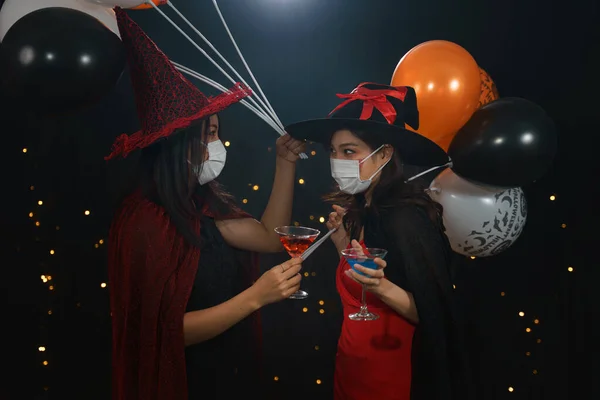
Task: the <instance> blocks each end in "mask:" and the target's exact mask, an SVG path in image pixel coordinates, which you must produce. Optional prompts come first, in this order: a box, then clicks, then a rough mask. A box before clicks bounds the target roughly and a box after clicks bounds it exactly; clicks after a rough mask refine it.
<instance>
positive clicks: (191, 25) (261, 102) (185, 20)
mask: <svg viewBox="0 0 600 400" xmlns="http://www.w3.org/2000/svg"><path fill="white" fill-rule="evenodd" d="M167 4H168V5H169V7H171V8H172V9H173V11H175V13H176V14H177V15H179V17H180V18H181V19H182V20H183V21H184V22H185V23H186V24H188V26H189V27H190V28H191V29H192V30H193V31H194V32H195V33H196V34H197V35H198V36H200V39H202V40H203V41H204V43H206V45H207V46H208V47H210V48H211V50H212V51H214V52H215V53H216V54H217V55H218V56H219V58H220V59H221V61H223V62H224V63H225V65H227V66H228V67H229V68H230V69H231V71H232V72H233V73H234V74H235V76H237V78H238V79H239V80H240V81H241V82H242V83H243V84H244V85H246V86H248V87H249V88H251V86H250V85H249V84H248V82H246V80H244V78H243V77H242V76H241V75H240V74H239V73H238V72H237V71H236V69H235V68H233V66H232V65H231V64H230V63H229V61H227V60H226V59H225V57H223V55H222V54H221V53H220V52H219V51H218V50H217V49H216V48H215V46H213V44H212V43H211V42H210V41H209V40H208V39H207V38H206V37H205V36H204V35H203V34H202V33H201V32H200V31H199V30H198V29H196V27H195V26H194V25H193V24H192V23H191V22H190V21H189V20H188V19H187V18H186V17H185V16H184V15H183V14H182V13H181V12H180V11H179V10H178V9H177V8H176V7H175V6H174V5H173V4H172V3H171V2H170V1H169V2H167ZM257 100H258V101H259V103H260V104H261V105H262V107H264V109H265V110H264V111H265V113H266V114H270V113H269V111H268V110H267V108H268V107H267V105H266V104H265V103H264V102H263V100H262V99H261V98H260V97H259V96H257ZM273 120H274V121H275V122H277V121H276V120H275V118H273ZM278 125H279V126H280V127H281V128H282V129H283V126H282V125H281V124H278Z"/></svg>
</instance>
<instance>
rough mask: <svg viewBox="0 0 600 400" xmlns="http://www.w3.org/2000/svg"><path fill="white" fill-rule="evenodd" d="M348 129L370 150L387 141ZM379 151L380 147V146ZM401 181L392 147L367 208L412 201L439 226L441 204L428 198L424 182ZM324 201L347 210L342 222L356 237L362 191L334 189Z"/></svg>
mask: <svg viewBox="0 0 600 400" xmlns="http://www.w3.org/2000/svg"><path fill="white" fill-rule="evenodd" d="M349 131H350V132H351V133H352V134H353V135H354V136H356V137H357V138H359V139H360V140H362V141H363V142H365V143H366V144H367V145H368V146H369V147H370V148H371V150H372V151H373V150H375V149H378V148H379V147H381V146H384V145H387V144H388V143H386V142H385V141H384V140H383V138H381V137H378V136H376V135H370V134H369V133H368V132H364V131H357V130H351V129H349ZM332 137H333V134H332ZM330 142H331V140H330ZM380 151H383V148H382V149H381V150H380ZM377 154H379V153H377ZM375 156H376V154H375V155H373V157H375ZM405 181H406V177H405V175H404V167H403V164H402V160H401V159H400V156H399V155H398V151H394V153H393V154H392V158H391V160H390V162H388V163H387V165H386V166H385V167H383V169H382V170H381V174H380V176H379V182H378V183H377V185H375V187H374V188H373V192H372V197H371V204H370V205H369V206H370V207H371V209H373V210H374V211H375V212H378V211H381V210H385V209H390V208H394V207H398V206H400V205H402V204H414V205H417V206H419V207H421V208H423V210H425V212H426V213H427V215H428V216H429V218H430V219H431V221H432V222H433V223H434V224H436V225H437V226H439V227H440V228H441V229H443V222H442V214H443V207H442V205H441V204H439V203H437V202H435V201H434V200H432V199H431V198H430V197H429V195H428V194H427V193H426V190H427V185H426V184H425V182H424V181H423V180H421V179H415V180H413V181H410V182H405ZM325 201H327V202H329V203H331V204H337V205H340V206H342V207H344V208H345V209H346V210H347V212H346V216H345V217H344V226H345V228H346V231H347V232H348V233H349V234H350V237H351V238H358V237H359V235H360V232H361V230H362V218H361V216H362V213H363V211H364V208H365V205H366V199H365V195H364V193H358V194H355V195H351V194H347V193H344V192H342V191H340V190H339V189H338V190H335V191H334V192H332V193H329V194H328V195H326V196H325Z"/></svg>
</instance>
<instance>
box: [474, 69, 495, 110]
mask: <svg viewBox="0 0 600 400" xmlns="http://www.w3.org/2000/svg"><path fill="white" fill-rule="evenodd" d="M479 76H480V79H481V89H480V94H479V104H478V105H477V108H481V107H483V106H485V105H486V104H488V103H491V102H492V101H494V100H498V98H499V97H500V94H499V93H498V88H497V87H496V84H495V83H494V81H493V80H492V78H491V77H490V76H489V75H488V73H487V72H485V70H484V69H483V68H479Z"/></svg>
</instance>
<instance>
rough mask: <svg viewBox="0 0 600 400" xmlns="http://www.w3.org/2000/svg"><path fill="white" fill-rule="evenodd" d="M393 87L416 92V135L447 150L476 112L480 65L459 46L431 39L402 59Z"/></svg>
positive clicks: (395, 74) (393, 80) (479, 84)
mask: <svg viewBox="0 0 600 400" xmlns="http://www.w3.org/2000/svg"><path fill="white" fill-rule="evenodd" d="M391 85H392V86H411V87H413V88H414V89H415V91H416V92H417V104H418V107H419V129H418V130H417V131H416V132H418V133H419V134H421V135H423V136H425V137H427V138H429V139H430V140H432V141H434V142H436V143H437V144H438V145H440V147H442V148H443V149H444V150H448V146H449V145H450V141H451V140H452V138H453V137H454V135H455V134H456V132H458V130H459V129H460V128H461V127H462V126H463V125H464V124H465V123H466V122H467V121H468V120H469V118H471V115H473V112H474V111H475V110H476V109H477V104H478V103H479V95H480V92H481V80H480V77H479V66H478V65H477V62H475V59H474V58H473V57H472V56H471V54H469V52H468V51H466V50H465V49H464V48H462V47H461V46H459V45H457V44H455V43H452V42H448V41H445V40H432V41H429V42H425V43H421V44H420V45H418V46H416V47H413V48H412V49H411V50H410V51H409V52H408V53H406V54H405V55H404V57H402V59H401V60H400V62H398V65H397V66H396V70H395V71H394V75H393V76H392V83H391Z"/></svg>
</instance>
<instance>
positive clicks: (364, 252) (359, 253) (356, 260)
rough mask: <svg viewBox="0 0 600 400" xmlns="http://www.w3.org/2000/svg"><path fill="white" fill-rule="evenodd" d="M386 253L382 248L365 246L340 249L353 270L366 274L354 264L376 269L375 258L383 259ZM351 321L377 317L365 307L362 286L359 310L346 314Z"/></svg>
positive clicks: (365, 300)
mask: <svg viewBox="0 0 600 400" xmlns="http://www.w3.org/2000/svg"><path fill="white" fill-rule="evenodd" d="M386 254H387V250H384V249H376V248H366V249H346V250H342V256H344V258H345V259H346V261H347V262H348V264H349V265H350V267H351V268H352V269H353V270H354V272H356V273H358V274H360V275H363V276H368V275H367V274H365V273H363V272H360V271H358V270H357V269H356V268H355V266H356V265H360V266H362V267H365V268H370V269H377V268H378V266H377V264H375V259H376V258H381V259H383V258H384V257H385V256H386ZM348 318H350V319H351V320H353V321H373V320H376V319H377V318H379V315H377V314H374V313H372V312H370V311H369V310H368V309H367V297H366V291H365V287H364V286H363V288H362V302H361V306H360V311H359V312H357V313H354V314H350V315H348Z"/></svg>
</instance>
